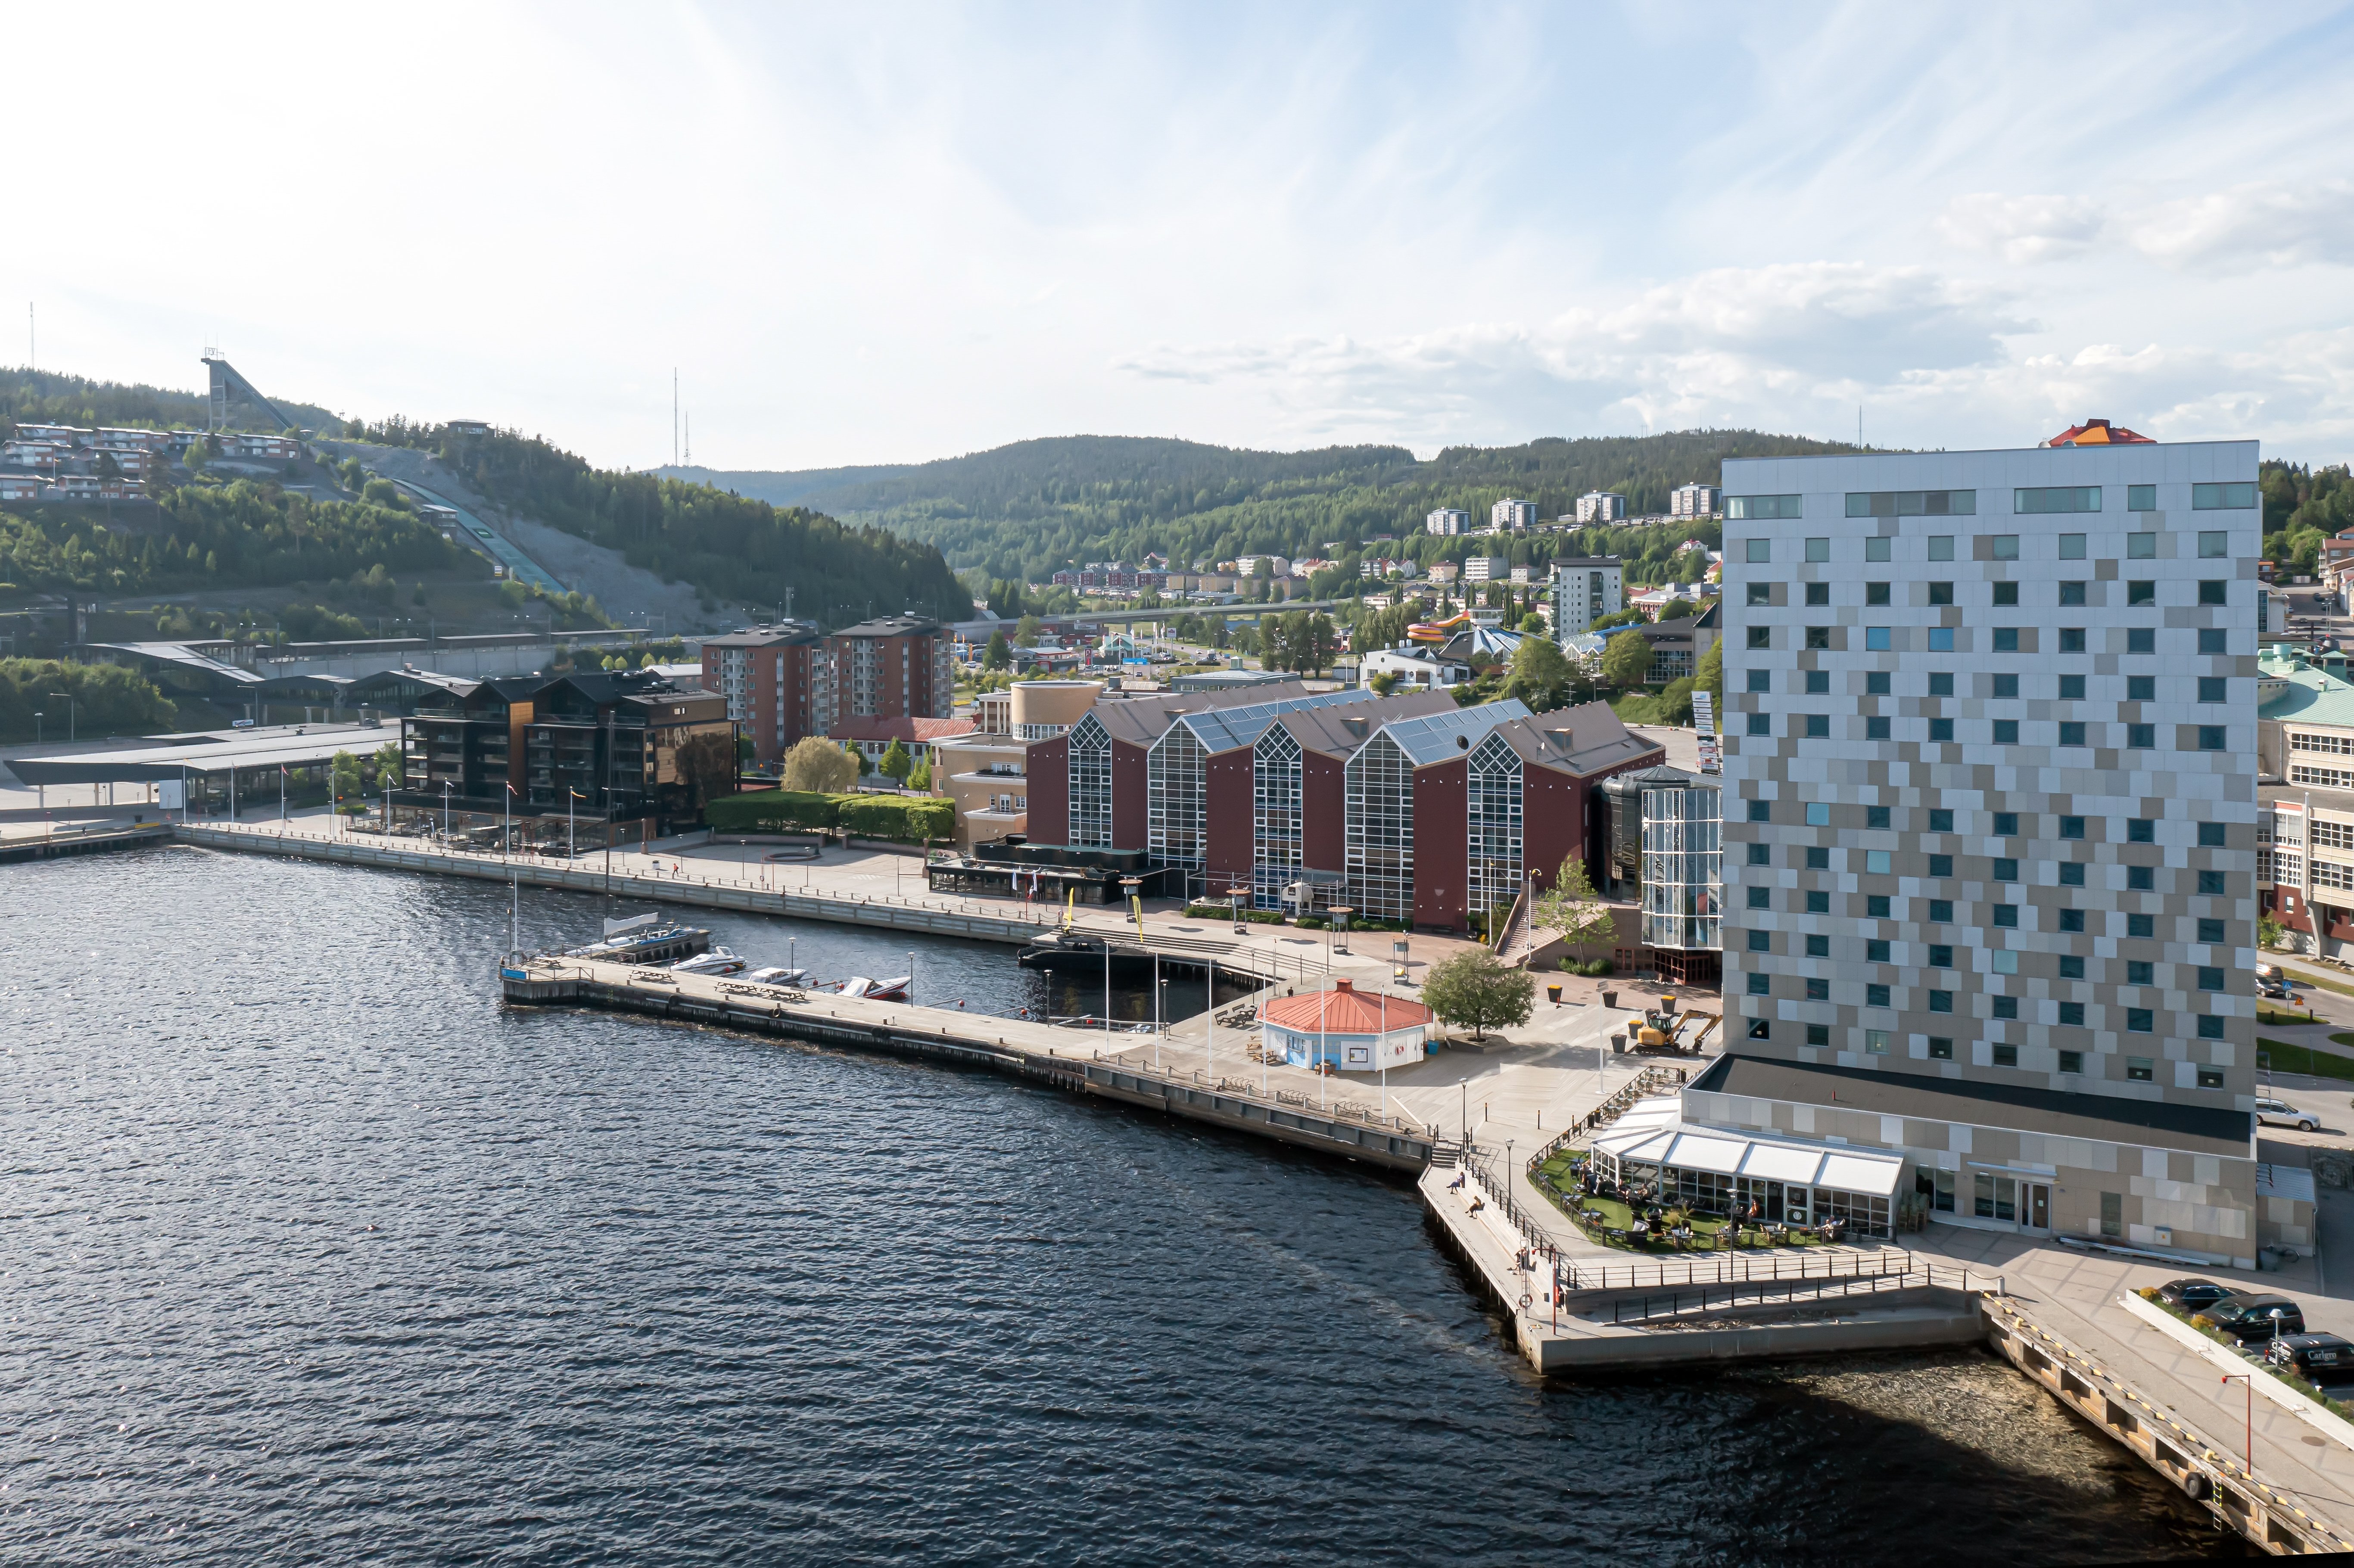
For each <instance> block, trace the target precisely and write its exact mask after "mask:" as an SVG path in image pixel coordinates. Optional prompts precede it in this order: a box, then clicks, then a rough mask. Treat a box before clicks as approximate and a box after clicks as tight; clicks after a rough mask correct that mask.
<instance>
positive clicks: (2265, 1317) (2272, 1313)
mask: <svg viewBox="0 0 2354 1568" xmlns="http://www.w3.org/2000/svg"><path fill="white" fill-rule="evenodd" d="M2207 1316H2208V1317H2210V1318H2211V1319H2214V1322H2215V1327H2217V1328H2219V1329H2221V1330H2223V1332H2225V1333H2227V1334H2229V1335H2231V1336H2232V1338H2233V1339H2235V1340H2239V1341H2240V1342H2241V1343H2243V1344H2245V1343H2246V1342H2247V1341H2248V1340H2273V1339H2278V1338H2280V1337H2281V1336H2283V1335H2285V1334H2302V1333H2304V1332H2305V1308H2302V1307H2299V1306H2298V1305H2297V1304H2296V1302H2294V1301H2292V1300H2290V1299H2289V1298H2287V1297H2285V1296H2268V1295H2265V1294H2263V1293H2262V1292H2258V1291H2250V1292H2249V1293H2248V1294H2247V1295H2245V1296H2227V1297H2225V1298H2223V1299H2222V1300H2221V1301H2218V1302H2216V1303H2215V1305H2213V1306H2212V1307H2210V1308H2207Z"/></svg>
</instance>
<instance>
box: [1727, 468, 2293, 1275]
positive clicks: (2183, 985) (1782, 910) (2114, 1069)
mask: <svg viewBox="0 0 2354 1568" xmlns="http://www.w3.org/2000/svg"><path fill="white" fill-rule="evenodd" d="M2256 466H2257V448H2256V445H2255V443H2253V442H2249V441H2231V442H2203V443H2184V444H2179V445H2160V444H2157V443H2141V444H2118V445H2114V446H2107V447H2095V448H2065V449H2025V450H2005V451H1985V452H1942V453H1917V454H1890V455H1875V456H1839V457H1820V458H1786V459H1755V460H1733V461H1727V462H1726V463H1725V465H1724V479H1725V487H1724V488H1725V495H1724V511H1725V519H1726V521H1725V539H1726V544H1725V567H1724V584H1725V596H1724V600H1723V604H1724V609H1723V618H1724V635H1725V644H1726V646H1725V654H1724V660H1725V686H1726V706H1727V708H1728V710H1730V711H1729V712H1728V713H1727V714H1726V715H1725V726H1724V727H1725V740H1724V747H1725V758H1724V791H1725V800H1724V830H1723V831H1724V873H1723V874H1724V880H1725V912H1724V916H1723V919H1724V929H1723V945H1724V956H1723V962H1724V990H1725V1002H1726V1010H1727V1013H1728V1015H1729V1016H1728V1018H1727V1025H1728V1029H1727V1033H1728V1039H1727V1052H1726V1054H1725V1056H1724V1057H1723V1058H1722V1059H1721V1060H1720V1062H1719V1063H1718V1064H1717V1065H1715V1066H1713V1067H1712V1068H1711V1069H1710V1070H1709V1071H1708V1072H1707V1073H1706V1074H1704V1075H1702V1077H1701V1078H1700V1079H1698V1080H1696V1081H1695V1082H1694V1083H1693V1085H1692V1086H1691V1087H1690V1088H1688V1089H1687V1090H1686V1092H1685V1096H1684V1102H1685V1114H1686V1116H1687V1118H1689V1119H1691V1120H1693V1121H1695V1122H1702V1123H1706V1124H1709V1125H1713V1126H1723V1127H1735V1128H1755V1129H1758V1130H1762V1131H1766V1132H1773V1133H1779V1134H1799V1135H1805V1136H1808V1137H1813V1138H1818V1139H1826V1140H1831V1141H1844V1142H1847V1143H1850V1144H1854V1145H1862V1146H1870V1147H1876V1148H1880V1149H1884V1150H1895V1151H1901V1152H1902V1153H1903V1155H1904V1156H1905V1157H1906V1158H1907V1159H1908V1160H1910V1161H1911V1162H1912V1163H1913V1165H1914V1171H1915V1189H1914V1190H1915V1191H1916V1192H1918V1193H1919V1194H1920V1196H1921V1199H1922V1201H1923V1202H1925V1203H1926V1204H1927V1206H1928V1208H1929V1211H1930V1212H1929V1217H1930V1218H1931V1219H1932V1220H1935V1221H1941V1222H1946V1223H1952V1224H1965V1225H1978V1226H1984V1227H1990V1228H1996V1229H2002V1230H2014V1231H2020V1232H2025V1233H2028V1234H2073V1235H2078V1236H2083V1237H2086V1238H2088V1239H2092V1240H2094V1241H2107V1242H2110V1243H2114V1244H2118V1245H2131V1246H2135V1247H2140V1248H2145V1249H2150V1250H2155V1251H2158V1252H2161V1253H2165V1254H2168V1255H2178V1256H2180V1257H2182V1258H2183V1259H2184V1260H2186V1261H2192V1262H2203V1263H2211V1264H2230V1265H2232V1266H2240V1267H2248V1266H2253V1258H2254V1256H2255V1254H2256V1250H2257V1214H2256V1207H2257V1206H2256V1192H2255V1180H2256V1176H2255V1163H2254V1153H2255V1148H2254V1141H2253V1138H2254V1134H2253V1122H2252V1118H2251V1115H2250V1112H2251V1111H2252V1109H2253V1098H2254V1094H2255V1076H2254V1070H2255V1069H2254V1054H2255V1033H2254V1024H2255V1017H2254V1011H2255V1010H2254V997H2253V991H2252V986H2251V982H2250V979H2249V976H2248V973H2247V971H2248V969H2249V968H2250V967H2251V966H2252V965H2253V962H2254V956H2255V955H2254V948H2255V932H2254V927H2255V917H2256V901H2255V869H2256V868H2255V850H2256V789H2255V773H2256V720H2255V705H2254V698H2255V676H2256V647H2255V604H2256V557H2257V554H2258V550H2259V547H2260V546H2259V533H2260V527H2261V514H2260V512H2259V510H2258V507H2259V498H2258V495H2257V492H2256V488H2255V481H2256Z"/></svg>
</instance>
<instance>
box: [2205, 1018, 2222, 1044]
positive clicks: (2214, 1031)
mask: <svg viewBox="0 0 2354 1568" xmlns="http://www.w3.org/2000/svg"><path fill="white" fill-rule="evenodd" d="M2199 1038H2200V1039H2201V1040H2221V1038H2223V1015H2222V1014H2221V1013H2220V1012H2207V1013H2201V1014H2200V1018H2199Z"/></svg>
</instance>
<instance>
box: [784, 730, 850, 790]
mask: <svg viewBox="0 0 2354 1568" xmlns="http://www.w3.org/2000/svg"><path fill="white" fill-rule="evenodd" d="M857 787H858V764H857V763H855V762H854V761H852V760H851V758H850V756H849V754H848V753H846V752H844V751H843V749H842V747H838V746H836V745H834V744H833V743H832V741H830V740H828V739H826V738H825V737H824V736H822V735H809V736H802V737H801V739H799V740H797V741H795V742H794V743H793V747H792V749H791V750H790V751H788V752H786V753H785V788H786V789H805V790H808V791H810V792H811V793H813V794H820V795H841V794H846V793H847V792H849V791H850V790H852V789H856V788H857Z"/></svg>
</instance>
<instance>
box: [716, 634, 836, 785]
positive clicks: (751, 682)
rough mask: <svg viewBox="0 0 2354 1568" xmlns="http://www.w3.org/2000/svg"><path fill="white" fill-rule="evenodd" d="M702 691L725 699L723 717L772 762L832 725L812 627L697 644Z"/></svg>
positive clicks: (820, 645)
mask: <svg viewBox="0 0 2354 1568" xmlns="http://www.w3.org/2000/svg"><path fill="white" fill-rule="evenodd" d="M703 686H704V689H705V691H708V692H716V693H717V694H719V695H720V696H722V697H724V698H726V702H727V716H728V717H729V718H731V719H733V720H734V721H736V723H737V725H738V726H741V732H742V733H743V734H745V735H747V736H750V737H751V740H752V747H753V754H754V756H755V758H756V759H757V760H758V761H759V762H761V763H764V764H766V763H772V762H775V761H776V760H777V759H778V758H781V757H783V756H784V754H785V753H786V752H788V751H790V750H791V749H792V748H793V745H794V743H795V742H797V741H799V740H801V738H802V737H803V736H811V735H823V734H825V733H826V731H827V729H828V728H829V727H830V726H832V720H833V673H832V661H831V660H830V659H828V658H827V656H826V641H825V638H824V636H823V635H822V634H821V633H820V632H819V631H818V630H816V629H815V628H814V627H809V626H779V627H769V626H762V627H758V628H756V629H754V630H749V631H731V632H728V633H726V635H724V636H719V637H706V638H705V639H704V641H703Z"/></svg>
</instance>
